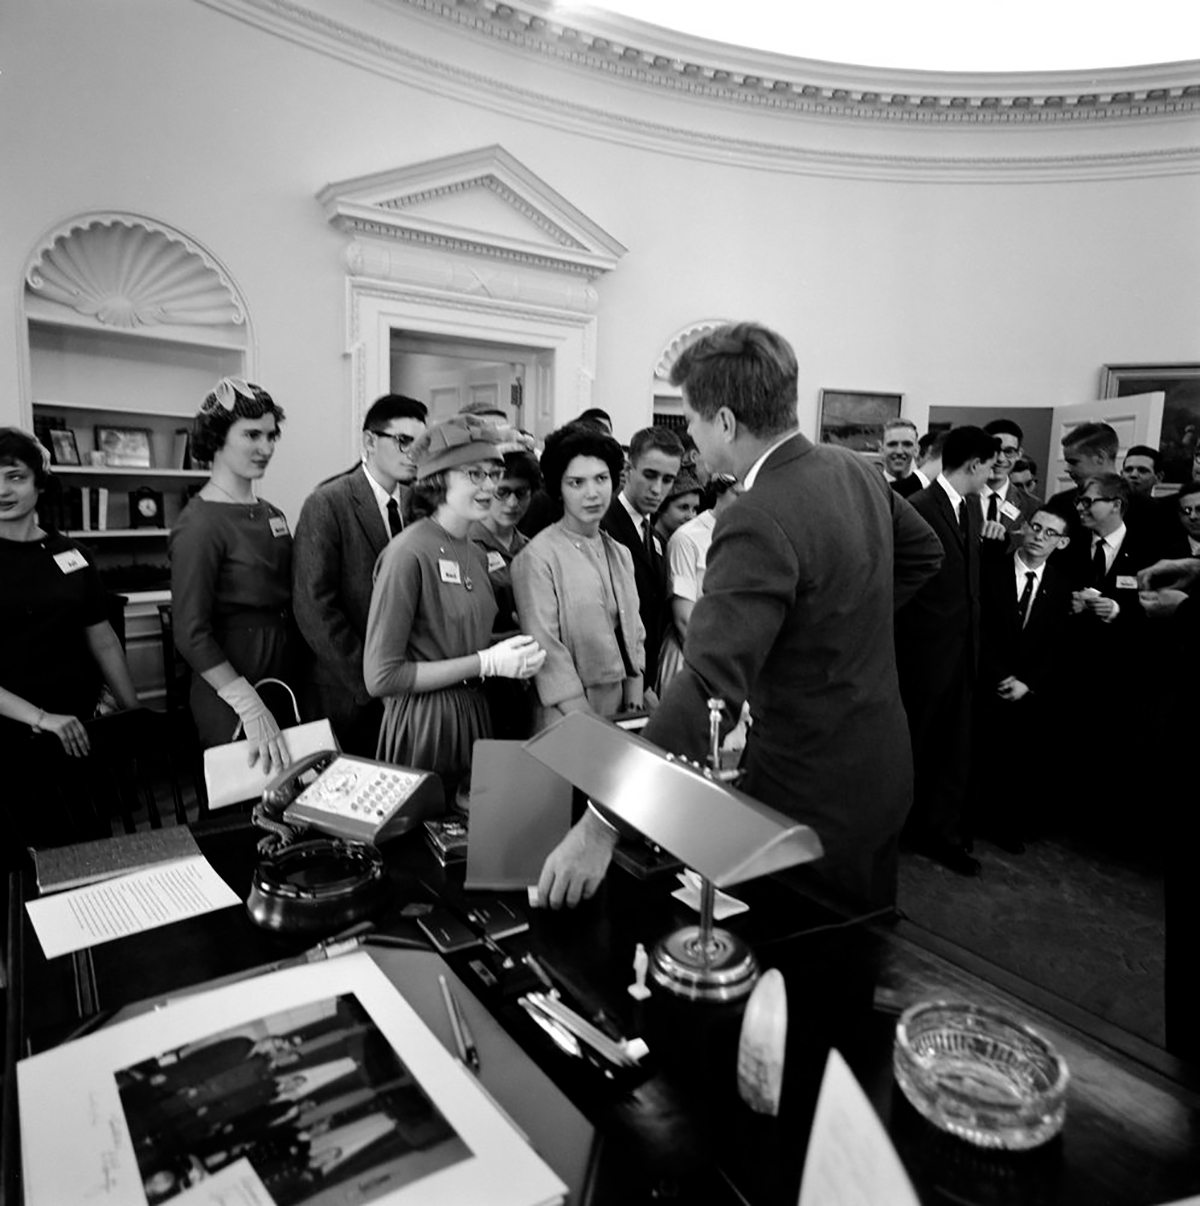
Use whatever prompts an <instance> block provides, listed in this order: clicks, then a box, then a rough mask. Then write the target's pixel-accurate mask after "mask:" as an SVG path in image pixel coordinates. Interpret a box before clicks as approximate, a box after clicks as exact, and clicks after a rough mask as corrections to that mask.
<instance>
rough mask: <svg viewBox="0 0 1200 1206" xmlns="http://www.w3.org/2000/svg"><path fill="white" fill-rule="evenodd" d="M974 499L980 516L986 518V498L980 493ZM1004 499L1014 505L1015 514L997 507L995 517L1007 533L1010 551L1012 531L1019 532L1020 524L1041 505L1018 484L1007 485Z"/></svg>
mask: <svg viewBox="0 0 1200 1206" xmlns="http://www.w3.org/2000/svg"><path fill="white" fill-rule="evenodd" d="M975 501H976V503H977V504H978V506H979V514H980V516H981V517H982V518H983V519H984V520H986V519H987V503H988V500H987V499H984V498H983V497H982V495H976V496H975ZM1005 501H1006V502H1010V503H1012V505H1013V506H1014V507H1016V509H1017V514H1016V515H1015V516H1013V515H1005V514H1004V512H1003V511H1000V510H999V509H997V514H996V519H997V522H999V523H1001V524H1003V525H1004V530H1005V531H1006V532H1008V534H1009V538H1010V539H1009V549H1010V551H1011V550H1012V548H1013V547H1014V545H1013V539H1012V538H1013V536H1014V533H1016V532H1019V531H1020V530H1021V525H1022V524H1023V523H1025V522H1026V521H1027V520H1029V519H1032V518H1033V515H1034V513H1035V512H1036V511H1037V510H1038V508H1039V507H1041V506H1042V500H1041V499H1040V498H1037V497H1035V496H1034V495H1032V494H1030V493H1028V492H1027V491H1025V490H1022V489H1021V487H1020V486H1013V485H1010V486H1009V487H1008V498H1007V499H1006V500H1005Z"/></svg>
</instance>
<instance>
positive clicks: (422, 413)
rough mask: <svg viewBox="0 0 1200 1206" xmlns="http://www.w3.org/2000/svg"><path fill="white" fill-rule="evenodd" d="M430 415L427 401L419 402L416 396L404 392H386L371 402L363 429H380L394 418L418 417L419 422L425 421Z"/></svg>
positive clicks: (364, 419)
mask: <svg viewBox="0 0 1200 1206" xmlns="http://www.w3.org/2000/svg"><path fill="white" fill-rule="evenodd" d="M428 415H429V411H428V408H427V407H426V406H425V403H424V402H418V401H417V400H416V398H406V397H405V396H404V395H403V394H384V395H383V397H381V398H376V399H375V401H374V402H372V403H371V407H370V409H369V410H368V411H367V413H366V416H365V417H364V418H363V431H379V430H381V429H382V428H384V427H386V426H387V425H388V424H389V423H390V422H391V421H392V420H393V419H416V420H417V422H418V423H424V422H426V421H427V418H428Z"/></svg>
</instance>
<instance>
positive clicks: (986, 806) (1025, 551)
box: [972, 507, 1071, 854]
mask: <svg viewBox="0 0 1200 1206" xmlns="http://www.w3.org/2000/svg"><path fill="white" fill-rule="evenodd" d="M1018 540H1019V543H1018V547H1017V548H1016V549H1015V550H1014V551H1013V552H1012V553H1010V554H1009V555H1007V556H1005V557H1000V558H990V557H989V558H986V559H985V560H984V561H983V567H982V582H981V586H980V593H981V598H980V613H981V617H980V624H981V630H982V642H981V647H980V655H979V691H978V693H977V695H976V706H975V716H974V746H973V749H974V754H973V757H972V781H973V782H972V796H973V797H974V800H975V805H976V808H977V811H978V818H979V819H978V826H977V827H978V832H979V835H980V836H981V837H985V838H987V839H988V840H989V841H991V842H992V843H994V844H995V845H997V846H999V847H1000V848H1001V849H1002V850H1007V851H1009V852H1010V853H1012V854H1020V853H1022V852H1023V851H1024V849H1025V839H1026V837H1028V836H1029V834H1030V831H1031V829H1032V828H1033V824H1034V816H1035V814H1038V813H1040V812H1041V794H1042V793H1043V792H1044V791H1045V789H1046V787H1047V786H1048V784H1047V783H1046V782H1045V781H1044V779H1045V777H1044V776H1042V775H1037V776H1034V777H1033V778H1034V782H1033V783H1032V784H1030V786H1028V787H1027V788H1026V789H1025V790H1023V791H1022V792H1021V793H1018V794H1017V795H1013V794H1012V792H1011V783H1010V782H1009V780H1008V778H1007V776H999V775H997V774H996V773H995V768H994V765H993V760H994V758H995V753H996V750H997V748H998V746H1004V745H1006V744H1007V743H1008V741H1009V739H1010V737H1011V736H1012V735H1013V734H1016V733H1032V732H1037V731H1040V726H1041V724H1042V722H1043V721H1047V722H1051V721H1052V720H1053V715H1054V706H1055V705H1054V703H1053V701H1052V696H1053V694H1054V692H1055V691H1056V690H1057V688H1058V687H1059V682H1060V675H1061V670H1062V655H1063V649H1064V639H1065V636H1066V631H1067V622H1068V620H1069V618H1070V615H1071V582H1070V579H1069V578H1068V576H1067V574H1066V573H1065V571H1064V570H1062V569H1061V568H1060V566H1061V563H1060V565H1059V566H1055V565H1053V564H1050V563H1049V562H1050V560H1051V558H1050V554H1051V553H1054V552H1057V551H1058V550H1059V549H1061V548H1065V547H1067V545H1068V544H1069V543H1070V537H1069V536H1068V535H1067V519H1066V516H1065V515H1062V514H1059V513H1057V512H1054V511H1050V510H1047V509H1046V508H1045V507H1039V508H1038V509H1037V510H1035V511H1034V513H1033V515H1032V516H1030V518H1029V519H1027V520H1026V521H1025V522H1024V523H1023V524H1022V525H1021V529H1020V535H1019V537H1018ZM1031 793H1032V798H1031Z"/></svg>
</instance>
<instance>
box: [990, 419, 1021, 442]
mask: <svg viewBox="0 0 1200 1206" xmlns="http://www.w3.org/2000/svg"><path fill="white" fill-rule="evenodd" d="M983 430H984V431H986V432H987V433H988V435H994V436H998V435H1010V436H1016V437H1017V443H1018V444H1020V443H1022V442H1023V441H1024V439H1025V433H1024V432H1023V431H1022V430H1021V428H1020V425H1019V424H1018V423H1016V422H1014V421H1013V420H1012V419H993V420H992V421H991V422H990V423H985V424H984V425H983Z"/></svg>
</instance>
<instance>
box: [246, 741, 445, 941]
mask: <svg viewBox="0 0 1200 1206" xmlns="http://www.w3.org/2000/svg"><path fill="white" fill-rule="evenodd" d="M443 811H444V796H443V791H442V782H441V779H439V778H438V776H437V775H435V774H432V773H430V772H428V771H419V770H413V769H410V768H408V767H401V766H391V765H389V764H387V763H382V762H373V761H371V760H369V759H367V758H355V757H352V756H351V755H349V754H342V753H339V752H338V751H337V750H320V751H318V752H317V753H315V754H310V755H309V756H308V757H307V758H302V759H301V760H299V761H298V762H296V763H294V764H293V765H292V766H289V767H287V769H286V770H284V771H281V772H280V773H279V774H278V775H276V776H275V778H274V779H272V780H271V781H270V782H269V783H268V784H267V786H266V787H265V788H264V789H263V795H262V802H261V803H260V804H258V805H257V806H256V807H255V809H254V823H255V824H256V825H257V826H258V827H259V828H261V829H265V830H267V833H268V836H267V837H265V838H263V839H262V840H261V841H260V842H259V851H260V852H261V853H262V854H263V856H264V857H263V860H262V862H261V863H260V864H259V866H258V869H257V870H256V871H255V873H254V883H253V886H252V887H251V890H250V896H249V899H248V900H247V901H246V908H247V911H248V912H249V914H250V917H251V919H252V920H254V921H255V922H256V923H257V924H258V925H261V926H264V927H265V928H267V929H272V930H284V931H288V932H291V933H302V934H309V935H317V934H327V933H334V932H336V931H339V930H343V929H345V928H347V927H348V926H351V925H353V924H354V923H355V922H357V921H360V920H362V919H363V918H364V917H366V916H368V915H369V914H370V913H371V912H373V911H374V909H375V908H376V907H377V906H378V905H379V904H380V903H381V901H382V899H383V897H384V895H385V889H386V884H387V877H386V874H385V870H384V865H383V858H382V856H381V855H380V853H379V850H378V848H377V847H378V843H379V842H381V841H384V840H386V839H387V838H391V837H395V836H397V835H398V834H401V833H404V832H406V831H407V830H409V829H411V828H412V827H413V826H414V825H416V824H417V823H418V821H421V820H424V819H425V818H426V817H431V816H439V815H441V813H442V812H443ZM312 830H317V831H319V832H320V833H321V834H325V835H328V836H324V837H319V836H316V835H314V834H313V833H312V832H311V831H312Z"/></svg>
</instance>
